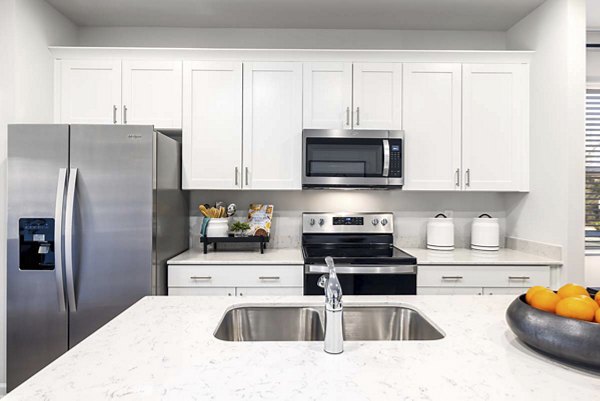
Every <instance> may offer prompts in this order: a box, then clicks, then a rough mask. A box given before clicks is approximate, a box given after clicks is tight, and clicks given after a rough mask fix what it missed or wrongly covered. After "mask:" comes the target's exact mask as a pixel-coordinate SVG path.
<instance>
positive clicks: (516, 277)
mask: <svg viewBox="0 0 600 401" xmlns="http://www.w3.org/2000/svg"><path fill="white" fill-rule="evenodd" d="M508 279H509V280H530V279H531V277H529V276H508Z"/></svg>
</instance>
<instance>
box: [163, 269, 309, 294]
mask: <svg viewBox="0 0 600 401" xmlns="http://www.w3.org/2000/svg"><path fill="white" fill-rule="evenodd" d="M303 269H304V266H303V265H169V272H168V287H169V291H168V293H169V295H220V296H227V295H228V296H234V295H238V296H244V295H246V296H250V295H302V292H303V291H302V286H303V282H304V273H303Z"/></svg>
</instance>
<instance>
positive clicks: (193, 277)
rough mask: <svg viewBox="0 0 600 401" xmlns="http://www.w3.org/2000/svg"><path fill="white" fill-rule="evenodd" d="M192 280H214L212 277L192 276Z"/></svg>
mask: <svg viewBox="0 0 600 401" xmlns="http://www.w3.org/2000/svg"><path fill="white" fill-rule="evenodd" d="M190 280H212V276H191V277H190Z"/></svg>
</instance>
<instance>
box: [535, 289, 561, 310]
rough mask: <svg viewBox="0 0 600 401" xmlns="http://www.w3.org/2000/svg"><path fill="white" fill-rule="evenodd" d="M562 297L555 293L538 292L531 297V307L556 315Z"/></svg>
mask: <svg viewBox="0 0 600 401" xmlns="http://www.w3.org/2000/svg"><path fill="white" fill-rule="evenodd" d="M559 301H560V297H559V296H558V295H556V294H555V293H554V292H553V291H550V290H547V291H536V292H535V294H533V297H531V306H533V307H534V308H536V309H541V310H543V311H546V312H550V313H554V312H555V311H556V304H558V302H559Z"/></svg>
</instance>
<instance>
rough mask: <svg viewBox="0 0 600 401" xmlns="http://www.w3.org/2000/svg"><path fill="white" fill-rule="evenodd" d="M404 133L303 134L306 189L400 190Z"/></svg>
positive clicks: (319, 131) (322, 131) (307, 131)
mask: <svg viewBox="0 0 600 401" xmlns="http://www.w3.org/2000/svg"><path fill="white" fill-rule="evenodd" d="M403 150H404V131H387V130H325V129H305V130H303V131H302V187H303V188H401V187H402V185H403V184H404V176H403V174H404V152H403Z"/></svg>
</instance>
